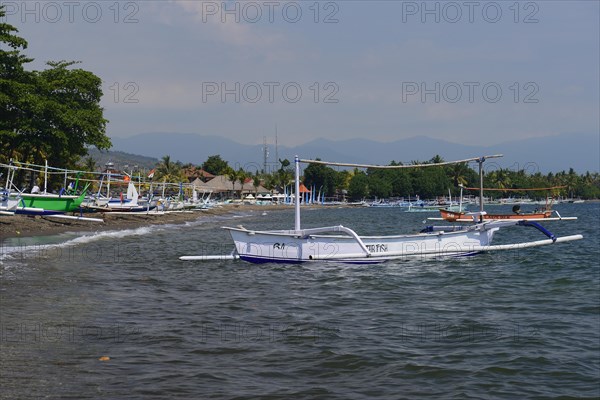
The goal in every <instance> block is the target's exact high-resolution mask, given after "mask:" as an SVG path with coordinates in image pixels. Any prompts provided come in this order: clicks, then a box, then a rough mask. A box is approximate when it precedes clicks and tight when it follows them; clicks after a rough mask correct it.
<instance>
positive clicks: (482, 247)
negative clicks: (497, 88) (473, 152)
mask: <svg viewBox="0 0 600 400" xmlns="http://www.w3.org/2000/svg"><path fill="white" fill-rule="evenodd" d="M495 157H501V156H500V155H495V156H486V157H478V158H471V159H466V160H459V161H453V162H444V163H437V164H419V165H398V166H376V165H364V164H348V163H329V162H325V161H316V160H301V159H299V158H298V157H297V156H296V157H295V189H296V190H295V192H296V193H295V195H294V199H295V204H294V208H295V222H294V229H293V230H276V231H256V230H248V229H245V228H243V227H238V228H231V227H224V229H227V230H228V231H229V233H230V235H231V237H232V239H233V242H234V244H235V249H234V250H233V252H232V253H231V254H229V255H198V256H183V257H180V259H181V260H199V261H208V260H233V259H238V258H239V259H242V260H245V261H250V262H254V263H265V262H284V263H302V262H309V261H337V262H346V263H378V262H383V261H386V260H392V259H398V258H403V257H408V256H411V257H414V256H421V257H437V256H467V255H473V254H476V253H480V252H488V251H500V250H515V249H524V248H529V247H537V246H544V245H549V244H554V243H563V242H569V241H573V240H579V239H582V238H583V236H582V235H571V236H565V237H556V236H555V235H554V234H552V233H551V232H549V231H548V230H547V229H546V228H544V227H543V226H541V225H540V224H538V223H536V222H532V221H522V220H500V221H499V220H490V221H485V222H477V218H474V219H475V220H476V221H475V223H474V224H472V225H468V226H430V227H427V228H425V229H424V230H422V231H421V232H419V233H417V234H411V235H395V236H359V235H358V234H357V233H356V232H355V231H354V230H352V229H350V228H347V227H344V226H342V225H337V226H329V227H322V228H310V229H302V228H301V224H300V197H299V193H300V191H299V189H300V187H299V186H300V166H299V165H300V163H301V162H303V163H314V164H327V165H336V166H349V167H357V168H386V169H390V168H420V167H423V168H424V167H432V166H439V165H450V164H454V163H465V162H470V161H477V162H478V163H479V166H480V171H481V166H482V164H483V162H484V161H485V159H486V158H495ZM481 175H482V174H481ZM481 175H480V176H481ZM480 213H481V214H484V213H485V212H484V211H480ZM508 226H527V227H533V228H536V229H538V230H539V231H541V232H542V233H543V234H544V235H546V236H547V239H544V240H537V241H531V242H524V243H513V244H502V245H492V244H491V241H492V238H493V236H494V233H495V232H497V231H498V230H499V229H501V228H503V227H508Z"/></svg>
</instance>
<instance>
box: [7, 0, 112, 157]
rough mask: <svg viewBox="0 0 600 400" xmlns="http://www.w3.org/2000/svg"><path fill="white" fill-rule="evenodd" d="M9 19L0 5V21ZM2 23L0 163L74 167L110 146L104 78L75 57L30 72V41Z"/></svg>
mask: <svg viewBox="0 0 600 400" xmlns="http://www.w3.org/2000/svg"><path fill="white" fill-rule="evenodd" d="M4 17H5V11H4V7H2V6H0V21H1V20H3V18H4ZM17 32H18V30H17V29H16V28H15V27H14V26H12V25H9V24H7V23H0V44H1V45H2V47H1V48H0V139H1V140H0V162H7V161H8V160H9V159H11V158H14V159H18V160H20V161H23V162H30V163H34V164H39V165H42V164H43V163H44V160H48V163H49V164H50V165H61V166H63V167H65V168H72V167H75V164H76V163H77V162H78V161H79V159H80V157H81V156H84V155H86V154H87V148H88V146H95V147H97V148H98V149H108V148H110V146H111V142H110V139H109V138H108V136H106V123H107V122H108V121H107V120H106V119H104V117H103V109H102V108H101V107H100V99H101V97H102V90H101V85H102V81H101V79H100V78H99V77H97V76H96V75H94V74H93V73H91V72H89V71H85V70H83V69H79V68H72V67H73V66H74V65H75V64H77V62H75V61H58V62H52V61H50V62H48V63H47V65H48V66H49V68H48V69H46V70H43V71H28V70H27V69H26V68H25V67H26V64H28V63H30V62H31V61H33V59H31V58H28V57H27V56H26V55H24V54H23V51H24V50H25V49H27V41H26V40H25V39H23V38H21V37H19V36H17V35H16V33H17Z"/></svg>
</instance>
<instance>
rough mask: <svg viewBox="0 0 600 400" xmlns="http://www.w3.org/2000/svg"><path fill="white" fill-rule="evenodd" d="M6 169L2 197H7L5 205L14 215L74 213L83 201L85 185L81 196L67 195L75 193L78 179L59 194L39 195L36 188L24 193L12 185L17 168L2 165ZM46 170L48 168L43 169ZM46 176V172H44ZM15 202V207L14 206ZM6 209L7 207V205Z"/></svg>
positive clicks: (85, 190)
mask: <svg viewBox="0 0 600 400" xmlns="http://www.w3.org/2000/svg"><path fill="white" fill-rule="evenodd" d="M3 166H5V167H7V170H8V174H7V178H6V186H5V193H4V195H3V196H5V197H7V200H6V203H7V204H8V202H10V203H11V208H12V211H13V212H14V213H15V214H27V215H55V214H61V213H67V212H74V211H78V210H79V209H80V206H81V203H82V202H83V201H84V199H85V195H86V192H87V188H88V187H89V184H87V185H86V186H85V187H84V188H83V191H82V193H81V194H79V195H70V194H67V193H75V192H76V191H77V188H78V186H79V178H77V179H76V181H75V183H74V185H72V186H70V187H69V188H68V189H64V188H63V189H61V191H60V193H58V194H53V193H45V192H44V193H40V189H39V188H38V187H34V188H33V189H32V193H25V192H24V191H19V190H14V191H11V189H16V187H15V186H14V184H13V180H14V177H15V173H16V171H17V170H18V169H19V168H23V167H17V166H16V165H12V164H10V165H3ZM45 168H46V170H47V169H48V166H46V167H45ZM46 174H47V172H46ZM15 201H17V206H16V207H15V206H14V203H15ZM7 207H8V205H7Z"/></svg>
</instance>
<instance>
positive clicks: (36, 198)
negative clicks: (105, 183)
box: [17, 187, 87, 213]
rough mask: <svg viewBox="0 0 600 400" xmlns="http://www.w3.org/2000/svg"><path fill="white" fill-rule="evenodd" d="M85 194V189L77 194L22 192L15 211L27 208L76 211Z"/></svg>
mask: <svg viewBox="0 0 600 400" xmlns="http://www.w3.org/2000/svg"><path fill="white" fill-rule="evenodd" d="M86 189H87V187H86ZM85 195H86V190H85V189H84V191H83V193H81V194H80V195H79V196H71V195H60V194H37V193H22V194H21V195H20V197H21V200H20V201H19V206H18V208H17V213H20V212H19V211H27V209H42V210H44V211H50V212H71V211H77V210H79V207H80V206H81V203H83V200H84V199H85ZM32 211H33V210H32Z"/></svg>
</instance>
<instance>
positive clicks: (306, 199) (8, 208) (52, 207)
mask: <svg viewBox="0 0 600 400" xmlns="http://www.w3.org/2000/svg"><path fill="white" fill-rule="evenodd" d="M111 165H112V164H111ZM0 169H2V170H6V180H5V181H4V179H3V180H2V182H4V183H5V184H4V188H2V189H0V215H13V214H23V215H40V216H53V217H58V218H67V219H78V220H88V221H102V219H99V218H93V217H89V214H90V213H103V214H105V213H120V214H152V215H161V214H164V213H168V212H184V211H202V210H207V209H210V208H212V207H217V206H221V205H225V204H231V203H234V204H256V205H267V204H287V205H293V204H294V202H295V201H296V196H295V195H294V193H293V188H292V187H291V185H290V187H289V190H288V187H285V188H284V193H255V194H254V195H253V194H251V193H250V194H247V195H246V196H245V197H243V198H241V199H237V200H231V199H227V200H216V199H212V198H211V195H212V193H213V192H212V190H203V191H202V192H199V191H198V190H196V187H194V186H191V185H189V184H188V185H185V189H186V190H187V193H188V194H189V193H190V192H191V196H185V195H184V192H185V190H184V184H182V183H179V184H174V185H177V186H178V190H177V194H175V195H174V194H169V193H168V192H169V191H168V190H167V185H169V184H167V183H166V182H163V183H157V184H155V183H153V182H152V180H150V183H149V185H150V186H149V190H147V193H148V195H146V196H141V195H140V192H141V191H142V182H141V177H140V176H137V177H134V176H133V175H132V174H127V173H120V172H116V171H113V170H110V169H107V171H105V172H103V173H100V179H99V180H96V182H98V190H97V192H96V193H94V194H90V193H89V190H88V189H89V187H90V184H91V182H89V181H91V180H86V181H88V182H87V183H85V186H83V188H80V181H84V180H83V179H82V178H81V175H82V174H94V175H98V174H99V173H98V172H94V173H90V172H84V171H70V170H65V169H60V168H53V167H49V166H48V165H47V164H46V165H44V166H39V165H34V164H27V163H17V162H11V163H10V164H0ZM18 171H29V172H31V173H35V174H38V175H39V176H42V175H43V176H44V188H43V189H40V188H39V187H38V186H34V187H33V188H32V190H31V191H30V192H28V193H27V192H25V191H24V190H19V188H17V187H16V186H15V184H14V182H15V175H16V173H17V172H18ZM53 174H59V175H64V186H65V188H63V189H61V190H60V192H59V193H48V192H47V183H48V177H49V176H51V175H53ZM153 175H154V171H151V173H150V175H149V176H148V178H152V176H153ZM1 176H2V173H1V172H0V177H1ZM68 178H70V179H71V183H70V184H69V185H67V181H68V180H69V179H68ZM135 179H137V180H138V182H134V180H135ZM136 183H137V187H136ZM0 184H1V183H0ZM111 185H112V189H111ZM144 185H146V186H147V185H148V183H144ZM170 185H173V184H170ZM161 186H162V187H161ZM124 187H126V188H127V190H123V189H124ZM172 187H173V186H171V190H170V192H171V193H173V189H172ZM161 189H162V190H161ZM463 189H464V187H462V186H461V193H460V197H458V199H457V198H455V199H453V198H452V196H451V194H450V192H449V193H448V197H447V198H446V197H443V198H438V199H435V200H421V199H420V198H419V196H415V197H414V198H413V199H411V198H410V197H409V198H408V200H405V199H397V200H389V199H388V200H383V199H379V200H374V201H366V200H363V201H358V202H347V201H331V200H327V201H326V199H325V194H324V192H321V190H319V191H317V190H316V188H315V187H312V188H310V189H307V188H306V187H305V186H304V185H302V184H300V188H299V190H300V192H299V195H298V197H297V198H298V200H297V201H298V202H299V204H302V205H322V206H362V207H373V208H399V209H400V210H402V211H405V212H430V213H436V212H439V213H440V214H441V217H440V218H438V219H444V220H446V221H451V222H456V221H458V222H461V221H469V220H471V217H470V216H469V212H468V210H469V207H472V206H474V205H478V204H479V201H480V198H479V197H474V196H464V197H463V193H462V192H463ZM470 189H472V188H470ZM486 190H490V189H486ZM528 190H540V189H528ZM157 192H162V193H161V194H160V195H159V194H157ZM483 202H484V203H485V204H487V205H514V207H513V213H512V214H497V213H492V214H487V213H486V215H485V219H486V220H490V219H543V218H550V217H551V214H552V211H551V209H550V206H551V205H552V204H558V203H582V202H583V200H581V199H575V198H569V199H565V198H546V199H545V200H543V201H535V200H532V199H529V198H526V197H508V198H501V199H491V198H484V199H483ZM529 204H530V205H541V204H544V205H545V208H544V209H542V210H539V211H538V210H536V211H534V212H530V213H523V212H521V211H520V206H521V205H529ZM69 213H71V214H77V213H78V214H79V215H68V214H69Z"/></svg>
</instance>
